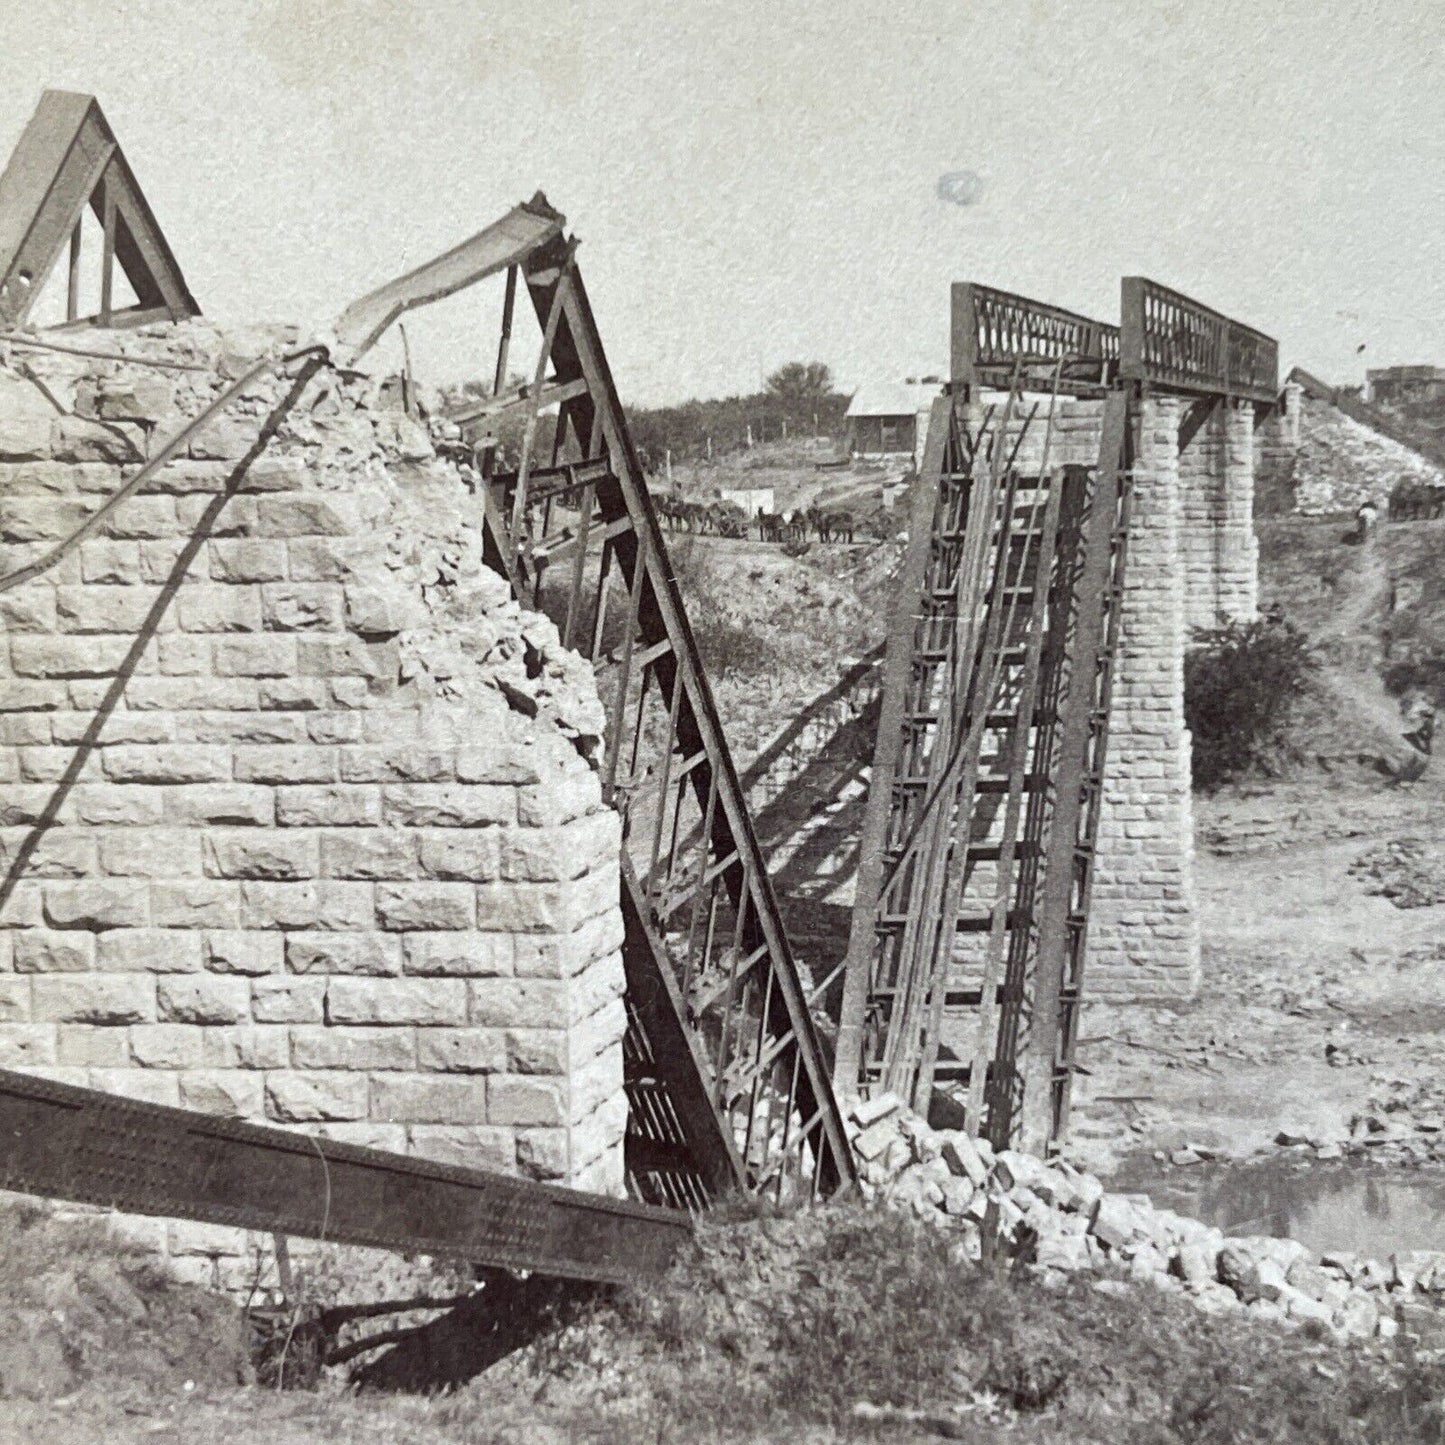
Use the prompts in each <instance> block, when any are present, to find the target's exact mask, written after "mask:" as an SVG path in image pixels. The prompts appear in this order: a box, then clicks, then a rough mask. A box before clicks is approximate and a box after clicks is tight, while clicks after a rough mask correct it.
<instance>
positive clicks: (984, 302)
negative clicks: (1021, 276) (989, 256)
mask: <svg viewBox="0 0 1445 1445" xmlns="http://www.w3.org/2000/svg"><path fill="white" fill-rule="evenodd" d="M952 330H953V340H952V360H953V370H952V376H953V380H954V381H955V382H956V383H957V382H962V383H965V384H968V385H1007V384H1008V381H1009V378H1010V376H1011V375H1012V374H1013V371H1014V369H1015V367H1019V368H1020V369H1022V370H1024V371H1030V370H1033V371H1037V370H1039V369H1040V368H1043V367H1049V368H1052V367H1060V368H1061V370H1060V377H1061V379H1062V380H1065V381H1074V382H1080V381H1082V382H1095V383H1099V384H1105V383H1107V382H1108V380H1109V379H1110V377H1111V375H1112V373H1113V371H1114V369H1115V368H1116V366H1117V364H1118V360H1119V328H1118V327H1117V326H1111V325H1109V324H1108V322H1105V321H1095V320H1094V319H1093V318H1092V317H1089V316H1081V315H1080V314H1079V313H1078V312H1076V311H1065V310H1063V309H1062V308H1061V307H1058V306H1048V305H1045V304H1044V303H1043V302H1042V301H1033V300H1030V299H1029V297H1027V296H1017V295H1015V294H1014V293H1013V292H1010V291H1000V290H997V289H996V288H995V287H992V286H981V285H979V284H978V283H977V282H972V281H960V282H956V283H955V284H954V287H953V325H952Z"/></svg>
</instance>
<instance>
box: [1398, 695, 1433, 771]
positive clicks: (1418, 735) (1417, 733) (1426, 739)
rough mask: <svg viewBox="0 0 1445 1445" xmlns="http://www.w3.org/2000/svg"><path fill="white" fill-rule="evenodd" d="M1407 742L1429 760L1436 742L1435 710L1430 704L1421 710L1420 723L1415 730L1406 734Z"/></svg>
mask: <svg viewBox="0 0 1445 1445" xmlns="http://www.w3.org/2000/svg"><path fill="white" fill-rule="evenodd" d="M1405 741H1406V742H1407V743H1409V744H1410V746H1411V747H1412V748H1418V749H1419V750H1420V751H1421V752H1422V753H1424V754H1425V756H1426V757H1427V758H1428V757H1429V756H1430V749H1431V747H1432V745H1433V744H1434V741H1435V709H1434V708H1433V707H1431V706H1430V705H1429V704H1428V703H1427V704H1426V705H1425V706H1424V707H1422V708H1421V709H1420V721H1419V722H1418V723H1416V725H1415V727H1414V729H1413V730H1412V731H1410V732H1408V733H1406V734H1405Z"/></svg>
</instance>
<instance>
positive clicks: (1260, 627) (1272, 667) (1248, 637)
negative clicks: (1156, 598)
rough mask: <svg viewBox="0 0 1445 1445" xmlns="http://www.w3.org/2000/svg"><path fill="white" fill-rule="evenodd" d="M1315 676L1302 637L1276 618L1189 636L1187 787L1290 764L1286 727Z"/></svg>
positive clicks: (1213, 784)
mask: <svg viewBox="0 0 1445 1445" xmlns="http://www.w3.org/2000/svg"><path fill="white" fill-rule="evenodd" d="M1317 669H1318V662H1317V660H1316V658H1315V656H1314V654H1313V652H1312V651H1311V649H1310V645H1309V642H1308V639H1307V638H1306V637H1305V635H1304V633H1303V632H1301V631H1300V630H1299V628H1297V627H1295V626H1294V625H1293V624H1292V623H1290V622H1287V621H1286V620H1285V619H1284V618H1283V617H1280V616H1278V615H1270V616H1267V617H1263V618H1260V619H1259V620H1258V621H1255V622H1230V623H1229V624H1228V625H1227V626H1225V627H1221V628H1217V629H1214V630H1212V631H1202V632H1199V633H1196V635H1195V646H1194V647H1193V648H1192V649H1191V650H1190V652H1189V653H1188V654H1187V655H1186V657H1185V659H1184V720H1185V722H1186V723H1187V724H1188V726H1189V729H1190V731H1191V733H1192V734H1193V739H1194V743H1193V760H1194V786H1195V787H1196V788H1202V789H1206V790H1208V789H1212V788H1217V787H1219V786H1220V785H1221V784H1224V783H1227V782H1229V781H1231V780H1232V779H1234V778H1238V777H1241V776H1243V775H1245V774H1247V773H1250V772H1253V771H1259V772H1264V773H1271V772H1274V771H1275V770H1276V769H1277V768H1278V766H1279V765H1280V763H1281V762H1283V761H1285V760H1286V759H1288V758H1290V757H1292V756H1293V755H1294V750H1293V749H1292V748H1291V747H1290V745H1289V725H1290V722H1291V720H1292V718H1293V715H1294V712H1295V709H1296V708H1297V707H1298V705H1299V703H1300V702H1301V700H1302V699H1303V698H1304V697H1305V695H1306V694H1307V692H1308V691H1309V687H1310V682H1311V679H1312V678H1313V676H1314V674H1315V672H1316V671H1317Z"/></svg>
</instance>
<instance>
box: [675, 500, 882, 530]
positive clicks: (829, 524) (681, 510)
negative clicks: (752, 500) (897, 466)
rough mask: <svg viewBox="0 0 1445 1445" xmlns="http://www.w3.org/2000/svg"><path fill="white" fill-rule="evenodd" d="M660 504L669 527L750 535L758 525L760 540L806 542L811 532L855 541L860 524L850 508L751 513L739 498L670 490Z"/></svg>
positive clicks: (815, 508)
mask: <svg viewBox="0 0 1445 1445" xmlns="http://www.w3.org/2000/svg"><path fill="white" fill-rule="evenodd" d="M656 506H657V510H658V513H659V515H660V516H662V518H663V519H664V520H665V521H666V522H667V526H668V530H669V531H673V532H695V533H698V534H699V535H701V536H707V535H712V536H716V537H747V536H750V535H751V533H752V529H753V528H754V527H756V528H757V529H758V540H759V541H760V542H806V541H807V540H808V538H809V535H810V534H811V535H813V536H816V537H817V539H818V541H820V542H851V541H852V540H853V533H854V530H855V527H856V523H855V521H854V518H853V514H852V512H850V511H848V510H847V509H846V508H839V509H837V510H835V511H825V510H824V509H823V508H821V507H807V508H802V507H800V508H797V509H795V510H794V511H791V512H765V511H763V510H762V509H761V508H759V509H758V512H757V514H756V515H755V516H752V517H749V516H748V514H747V513H746V512H745V511H744V510H743V509H742V508H741V507H740V506H738V505H737V503H736V502H685V501H683V499H682V498H681V497H679V496H676V495H674V494H673V493H670V492H668V493H664V494H663V495H661V496H659V497H658V498H657V499H656Z"/></svg>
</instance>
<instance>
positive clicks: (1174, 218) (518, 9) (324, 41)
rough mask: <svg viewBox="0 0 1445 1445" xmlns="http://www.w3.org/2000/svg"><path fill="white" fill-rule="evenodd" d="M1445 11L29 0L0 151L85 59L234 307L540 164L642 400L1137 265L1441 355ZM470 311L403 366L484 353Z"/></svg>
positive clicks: (386, 241) (372, 251) (443, 326)
mask: <svg viewBox="0 0 1445 1445" xmlns="http://www.w3.org/2000/svg"><path fill="white" fill-rule="evenodd" d="M1442 42H1445V6H1442V5H1441V4H1440V3H1439V0H1384V3H1381V0H1370V3H1365V0H1359V3H1357V0H1268V3H1264V4H1261V3H1259V0H894V3H892V4H882V3H875V0H829V3H821V0H820V3H812V0H808V3H798V0H792V3H790V0H766V3H764V0H727V3H714V0H682V3H677V0H674V3H671V4H663V3H647V0H601V3H593V0H550V3H547V4H541V5H538V4H521V3H496V0H324V3H323V0H224V3H221V0H124V3H118V0H26V3H24V4H23V5H20V6H18V7H16V10H15V13H14V14H13V15H12V16H11V19H10V20H9V21H8V22H7V25H6V43H5V46H4V49H3V52H0V154H3V153H5V152H8V149H9V147H10V145H11V144H13V140H14V138H15V137H16V136H18V134H19V132H20V130H21V128H22V127H23V125H24V123H25V121H26V119H27V118H28V116H29V113H30V111H31V110H32V109H33V107H34V104H35V101H36V100H37V98H38V96H39V93H40V91H41V90H42V89H44V88H46V87H54V88H61V89H71V90H85V91H90V92H93V93H94V94H95V95H96V96H97V97H98V98H99V100H100V102H101V105H102V107H103V109H104V111H105V113H106V116H107V118H108V119H109V121H110V123H111V125H112V127H113V128H114V130H115V131H116V133H117V136H118V138H119V140H120V143H121V145H122V147H123V148H124V150H125V152H126V155H127V158H128V159H129V160H130V162H131V165H132V167H133V168H134V170H135V171H136V173H137V176H138V178H139V180H140V183H141V186H142V187H143V189H144V190H145V191H146V193H147V195H148V197H149V199H150V201H151V204H152V206H153V208H154V209H155V211H156V213H157V215H158V217H159V219H160V223H161V226H162V228H163V229H164V230H165V232H166V234H167V236H168V238H169V240H170V242H171V246H172V249H173V250H174V251H175V253H176V255H177V257H178V259H179V260H180V263H181V266H182V268H183V269H184V271H185V273H186V277H187V280H188V282H189V284H190V287H191V290H192V292H193V293H194V294H195V296H196V297H197V299H198V300H199V302H200V304H201V306H202V309H203V310H204V311H205V312H206V313H207V314H208V315H210V316H212V317H214V318H215V319H216V320H217V321H219V322H221V323H223V324H225V323H237V322H239V323H245V322H249V321H252V320H262V319H264V320H288V321H297V322H300V323H301V324H302V325H303V326H306V327H308V328H310V327H314V326H320V325H324V324H325V323H326V322H328V321H329V320H331V319H333V318H334V317H335V316H337V315H338V314H339V313H340V312H341V311H342V310H343V309H344V308H345V306H346V304H347V303H348V302H350V301H351V300H353V299H354V298H355V297H356V296H358V295H360V294H362V293H364V292H365V291H367V290H369V289H370V288H371V287H372V286H374V285H377V284H379V283H381V282H382V281H385V280H387V279H388V278H389V277H391V276H392V275H395V274H396V273H398V272H400V271H402V270H405V269H408V268H410V267H411V266H415V265H417V264H418V263H420V262H421V261H423V260H425V259H427V258H428V257H429V256H431V255H433V254H435V253H437V252H439V251H441V250H444V249H446V248H447V247H449V246H451V245H453V244H455V243H456V242H457V241H459V240H460V239H462V238H463V237H465V236H467V235H469V234H471V233H472V232H474V231H477V230H480V229H481V228H482V227H483V226H484V225H486V224H487V223H488V222H489V221H492V220H494V219H495V218H496V217H497V216H499V215H500V214H501V213H502V212H504V211H505V210H506V209H508V208H509V207H510V206H511V205H513V204H515V203H516V202H517V201H520V200H523V199H525V198H526V197H528V196H530V195H531V194H532V193H533V191H535V190H536V189H538V188H541V189H543V190H545V191H546V193H547V196H548V198H549V200H550V201H551V202H552V204H553V205H555V206H556V207H557V208H558V209H560V210H561V211H563V212H565V213H566V215H567V217H568V221H569V223H570V226H571V228H572V230H573V232H574V233H575V234H576V235H577V236H578V237H579V238H580V239H581V242H582V245H581V249H580V251H579V253H578V260H579V264H580V266H581V270H582V274H583V275H584V277H585V278H586V282H587V287H588V290H589V292H590V294H591V297H592V302H593V307H594V310H595V311H596V313H597V317H598V322H599V325H600V328H601V331H602V335H603V339H604V341H605V344H606V346H607V350H608V354H609V356H610V359H611V361H612V367H613V371H614V373H615V374H616V376H617V380H618V384H619V389H620V391H621V393H622V395H623V397H624V399H626V400H631V401H634V402H638V403H647V404H653V403H661V402H667V401H676V400H681V399H683V398H685V397H688V396H693V395H697V396H715V395H724V394H728V393H733V392H740V391H751V390H754V389H756V387H757V386H758V384H759V382H760V380H761V378H762V377H763V376H764V375H766V373H767V372H769V371H771V370H772V369H773V368H775V367H776V366H778V365H780V364H781V363H783V362H785V361H789V360H813V359H818V360H823V361H826V362H828V363H829V364H830V365H831V366H832V368H833V370H834V373H835V375H836V377H837V378H838V380H839V381H840V383H841V384H843V385H844V387H845V388H851V387H852V386H854V385H857V384H859V383H860V382H862V381H865V380H875V379H882V380H894V379H902V378H903V377H904V376H909V375H916V374H920V373H923V372H929V371H941V370H943V369H944V368H945V366H946V360H947V349H948V302H949V284H950V283H951V282H953V281H963V280H973V281H982V282H985V283H988V284H990V285H996V286H1001V287H1003V288H1005V289H1007V290H1011V291H1017V292H1021V293H1023V294H1025V295H1029V296H1033V297H1036V298H1038V299H1040V300H1044V301H1048V302H1052V303H1053V304H1055V305H1060V306H1066V307H1069V308H1071V309H1074V310H1079V311H1083V312H1085V313H1087V314H1090V315H1094V316H1097V317H1100V318H1102V319H1105V320H1112V321H1117V320H1118V310H1119V280H1120V277H1121V276H1124V275H1131V274H1142V275H1146V276H1150V277H1153V278H1154V279H1156V280H1159V281H1162V282H1164V283H1165V284H1167V285H1170V286H1172V287H1174V288H1175V289H1177V290H1180V291H1184V292H1186V293H1188V294H1190V295H1192V296H1194V297H1196V298H1198V299H1199V300H1201V301H1204V302H1205V303H1207V304H1208V305H1211V306H1213V307H1214V308H1215V309H1216V310H1219V311H1223V312H1225V313H1226V314H1228V315H1230V316H1233V317H1236V318H1238V319H1239V320H1241V321H1245V322H1248V323H1249V324H1251V325H1254V326H1257V327H1258V328H1260V329H1261V330H1264V331H1267V332H1269V333H1271V334H1272V335H1274V336H1277V337H1278V338H1279V340H1280V344H1281V365H1282V369H1287V368H1288V367H1289V366H1290V365H1293V364H1299V365H1303V366H1305V367H1307V368H1308V369H1310V370H1312V371H1314V372H1316V373H1317V374H1319V375H1321V376H1323V377H1325V378H1327V379H1329V380H1330V381H1332V382H1334V383H1336V384H1342V383H1349V382H1354V381H1358V380H1359V379H1360V378H1361V376H1362V374H1363V370H1364V368H1365V366H1367V365H1369V366H1385V365H1393V364H1399V363H1406V362H1435V363H1440V364H1445V43H1442ZM959 173H964V179H963V181H962V182H956V183H954V184H953V185H952V186H944V187H943V188H942V190H943V191H944V192H946V193H947V194H946V195H945V194H940V184H939V182H940V178H941V177H944V176H955V175H958V174H959ZM483 312H484V307H483V306H482V304H481V302H480V301H479V302H478V303H477V305H476V308H475V310H474V311H473V310H468V309H467V308H466V307H461V308H459V307H458V306H457V305H456V304H455V303H453V304H451V305H450V307H449V309H448V311H447V313H446V315H445V317H440V316H439V318H433V320H432V321H431V323H430V324H429V326H428V324H427V323H422V322H418V323H417V327H416V338H415V344H414V349H415V350H416V352H417V364H418V370H419V371H421V372H422V374H423V375H432V376H434V377H435V378H436V379H438V380H455V379H457V378H458V377H459V376H461V375H464V374H472V373H476V374H484V373H486V372H487V371H488V370H489V368H490V362H489V361H488V360H486V359H485V357H484V355H483V353H484V352H486V351H487V350H489V348H490V345H491V343H490V342H484V340H483V332H484V324H483V322H484V316H483ZM474 321H475V323H476V337H475V338H473V336H472V335H471V334H470V329H471V326H472V323H473V322H474ZM474 342H475V345H474ZM1361 346H1363V347H1364V351H1363V352H1361V351H1360V350H1359V348H1360V347H1361Z"/></svg>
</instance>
